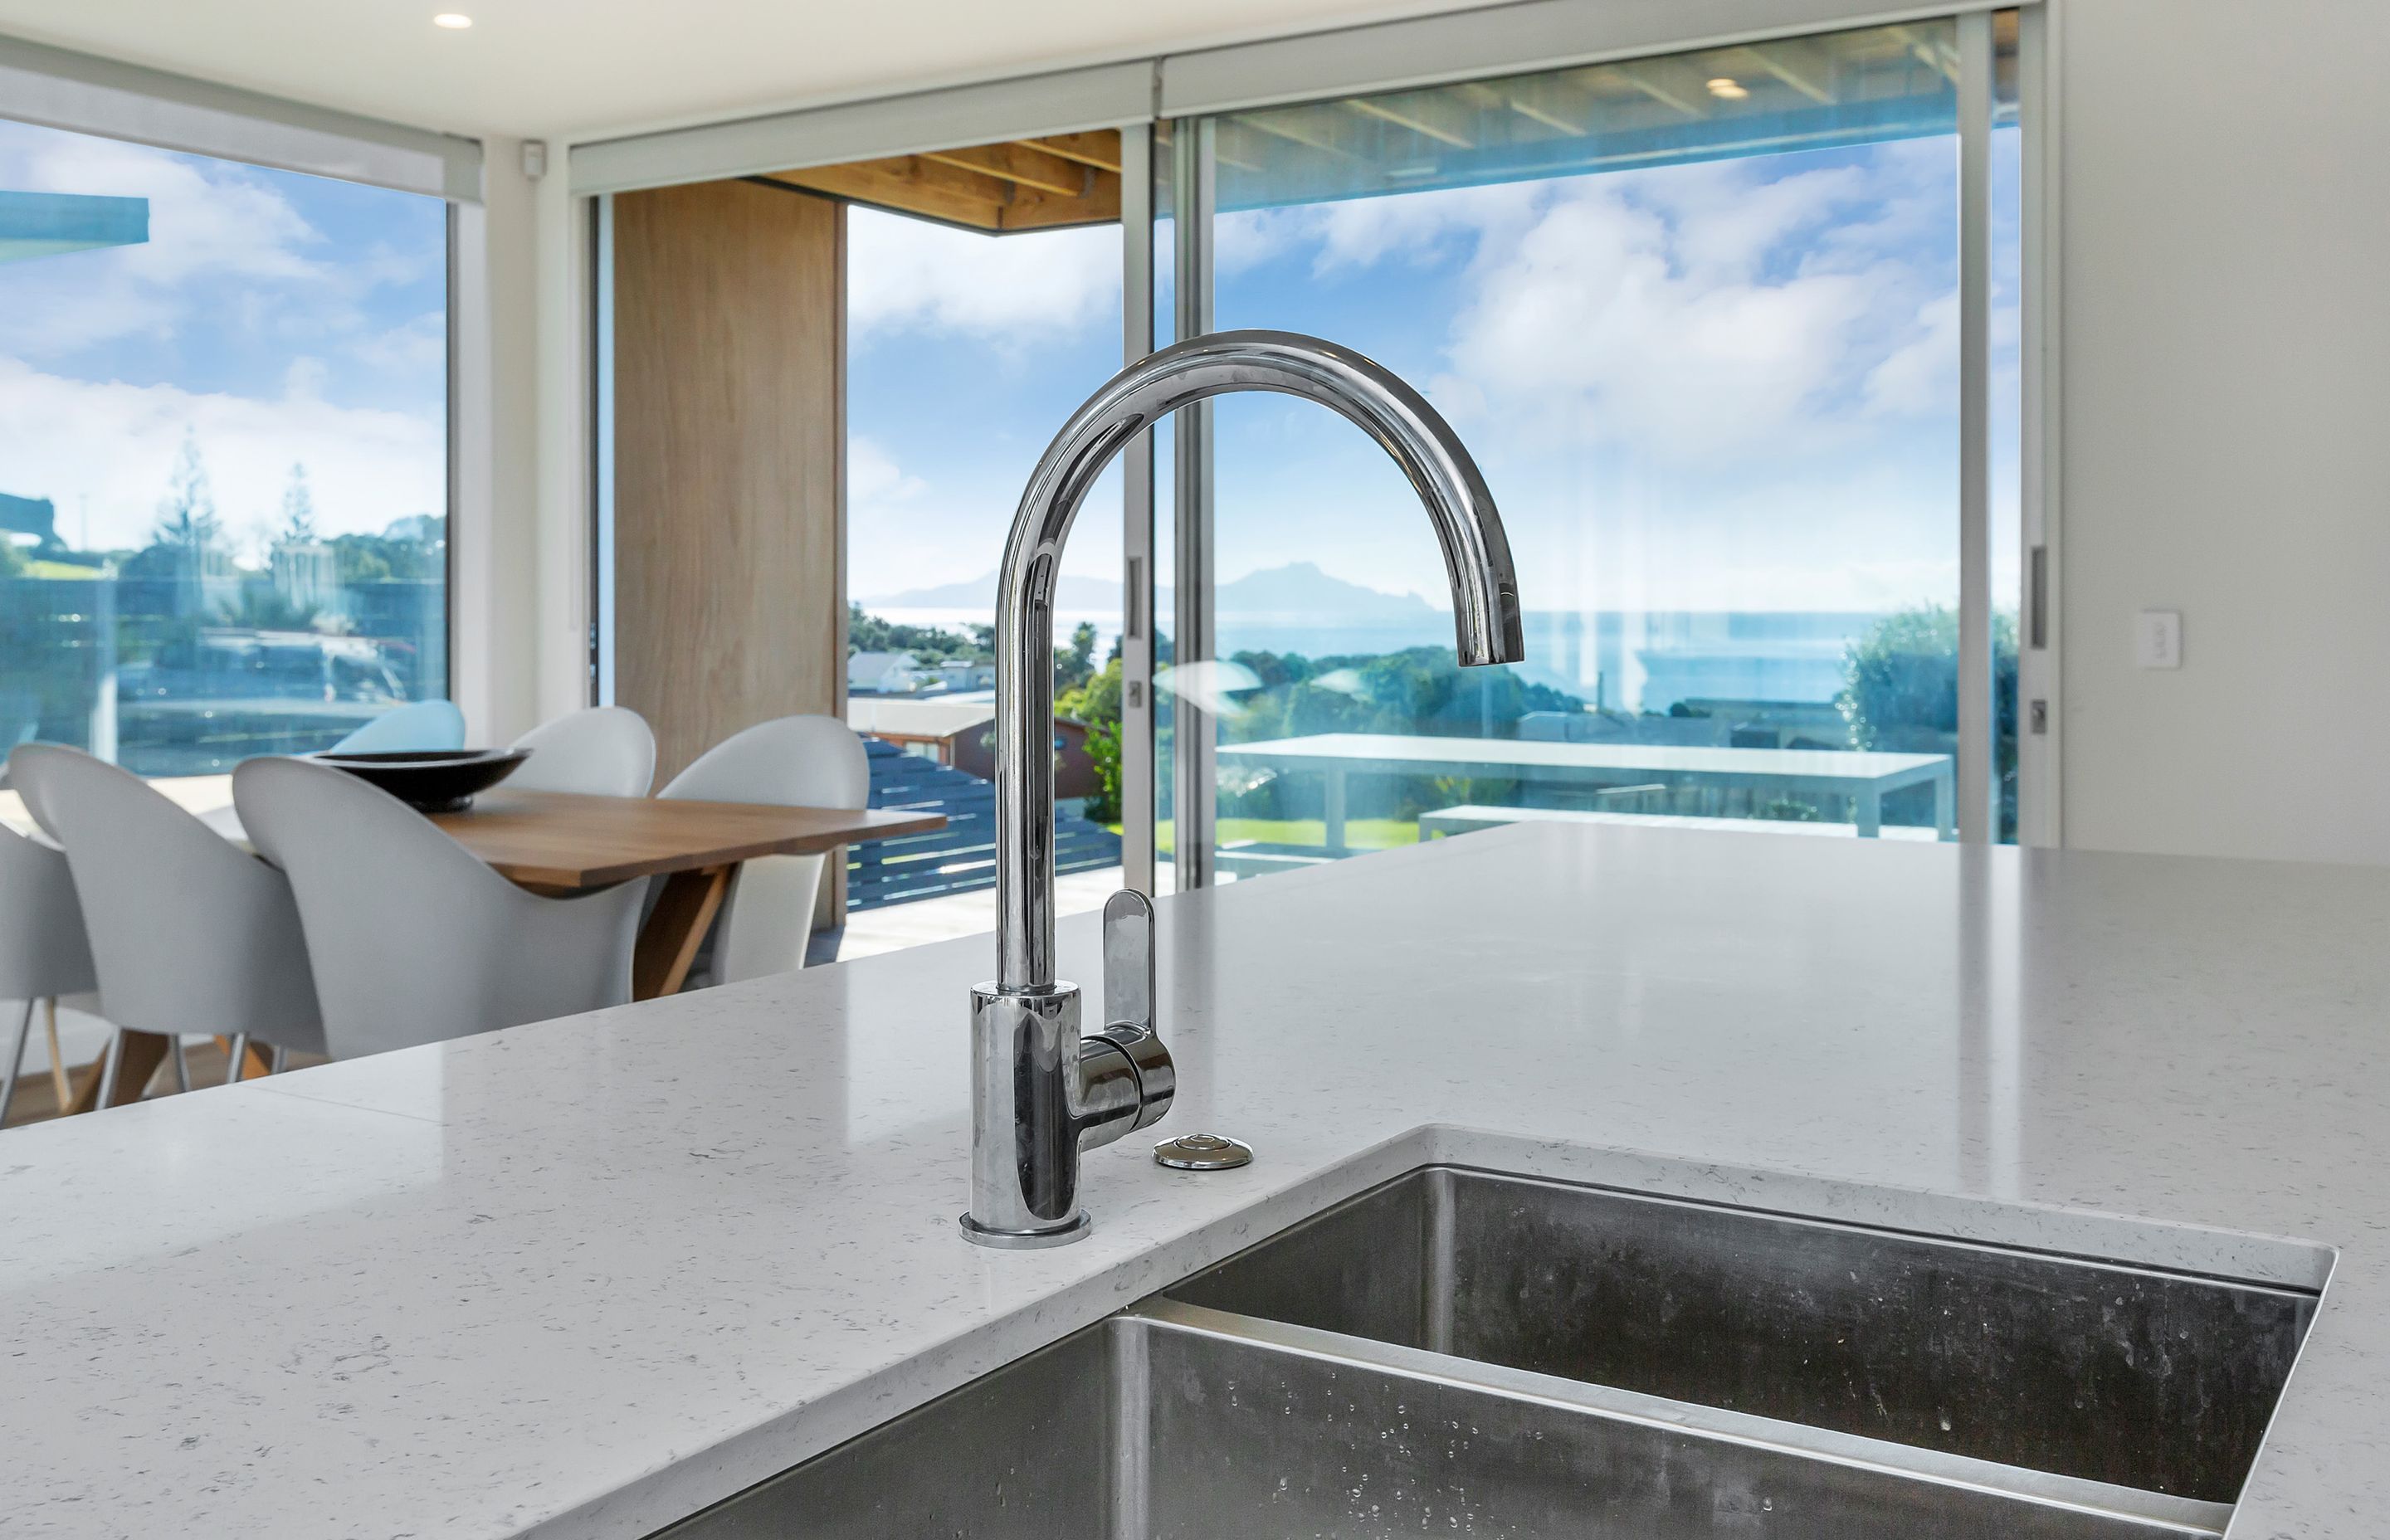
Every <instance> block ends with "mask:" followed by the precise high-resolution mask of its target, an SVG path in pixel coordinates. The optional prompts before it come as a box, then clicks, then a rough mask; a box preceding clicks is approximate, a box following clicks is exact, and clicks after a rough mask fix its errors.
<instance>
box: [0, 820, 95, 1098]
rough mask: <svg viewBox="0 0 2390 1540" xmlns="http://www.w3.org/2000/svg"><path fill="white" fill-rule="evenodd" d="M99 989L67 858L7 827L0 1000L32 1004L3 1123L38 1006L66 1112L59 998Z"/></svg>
mask: <svg viewBox="0 0 2390 1540" xmlns="http://www.w3.org/2000/svg"><path fill="white" fill-rule="evenodd" d="M98 983H99V980H98V976H97V975H96V973H94V972H93V970H92V963H91V943H90V941H89V939H88V938H87V937H86V936H85V935H84V928H83V908H82V905H79V904H78V903H77V902H76V901H75V887H74V874H73V873H72V872H71V871H70V870H69V869H68V866H67V858H66V853H65V852H63V851H60V850H56V849H53V848H52V847H50V846H48V845H45V844H43V843H41V842H40V841H35V840H31V839H28V838H26V837H25V836H24V835H22V834H19V833H18V832H17V831H16V830H15V829H13V828H0V1000H22V1001H24V1002H25V1010H24V1014H23V1015H22V1016H21V1017H19V1019H18V1021H17V1038H16V1046H15V1048H14V1049H13V1050H12V1051H11V1052H10V1053H9V1055H8V1067H7V1070H6V1073H5V1075H0V1123H6V1122H7V1121H8V1109H9V1108H10V1107H11V1106H13V1105H15V1103H16V1100H17V1075H18V1072H19V1069H20V1068H21V1067H22V1066H23V1064H24V1062H25V1048H26V1046H27V1044H28V1043H29V1042H30V1041H31V1039H32V1032H33V1009H34V1007H36V1006H40V1007H44V1008H45V1010H46V1012H47V1019H46V1021H45V1025H46V1026H47V1027H48V1029H49V1046H50V1073H51V1075H52V1076H53V1077H54V1078H55V1080H56V1082H57V1084H58V1086H59V1087H60V1095H59V1096H58V1110H59V1111H61V1112H63V1111H65V1110H66V1102H67V1097H66V1096H65V1094H64V1084H65V1070H66V1067H65V1066H64V1065H63V1064H61V1063H60V1062H59V1061H58V999H59V997H60V996H61V995H67V996H74V995H88V994H89V993H90V992H91V991H92V990H94V989H96V988H97V987H98ZM77 1003H78V1004H80V1003H81V1002H80V1001H78V1002H77Z"/></svg>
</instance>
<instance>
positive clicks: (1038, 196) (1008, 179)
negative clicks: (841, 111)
mask: <svg viewBox="0 0 2390 1540" xmlns="http://www.w3.org/2000/svg"><path fill="white" fill-rule="evenodd" d="M1120 147H1121V136H1120V131H1119V130H1118V129H1111V128H1107V129H1096V130H1093V131H1090V132H1088V133H1085V134H1056V135H1047V136H1046V137H1044V138H1039V139H1008V140H1005V141H1002V142H1000V143H997V144H992V145H967V146H963V147H961V148H956V149H941V150H925V151H923V152H922V153H920V154H919V155H895V156H889V157H887V158H885V159H881V160H849V161H844V162H842V163H841V164H838V165H832V166H803V167H800V168H798V169H796V170H794V171H782V172H774V173H771V174H769V175H767V176H765V177H763V178H761V180H763V181H766V182H774V183H777V184H779V185H780V186H788V187H798V188H802V189H803V190H804V191H807V192H815V193H821V194H824V195H825V196H828V197H830V198H838V199H845V200H847V201H848V202H852V203H867V204H869V205H870V206H872V207H873V208H877V209H888V210H892V211H893V212H897V213H906V214H919V215H920V216H922V217H924V218H927V219H935V220H940V221H943V222H944V223H945V224H948V225H966V226H969V227H970V228H971V229H974V230H986V231H989V232H991V233H996V234H1001V233H1004V232H1006V231H1012V230H1053V229H1060V228H1063V227H1065V226H1069V225H1110V224H1115V223H1117V222H1118V221H1119V219H1120V194H1121V188H1120V168H1121V148H1120Z"/></svg>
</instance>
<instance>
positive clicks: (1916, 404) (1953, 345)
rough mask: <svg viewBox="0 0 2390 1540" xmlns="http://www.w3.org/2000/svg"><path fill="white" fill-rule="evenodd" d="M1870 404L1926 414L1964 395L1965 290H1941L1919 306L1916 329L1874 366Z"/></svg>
mask: <svg viewBox="0 0 2390 1540" xmlns="http://www.w3.org/2000/svg"><path fill="white" fill-rule="evenodd" d="M1867 401H1868V405H1869V407H1870V409H1871V410H1873V411H1876V412H1881V413H1883V414H1885V415H1887V416H1895V417H1899V416H1908V417H1921V416H1923V415H1924V414H1925V413H1927V412H1932V411H1937V410H1940V411H1947V410H1949V409H1951V408H1953V407H1955V406H1956V405H1957V404H1958V401H1959V296H1958V294H1957V293H1956V292H1949V293H1943V294H1937V295H1935V296H1934V298H1933V299H1931V300H1928V301H1926V302H1925V303H1924V304H1922V305H1921V306H1920V307H1918V311H1917V327H1916V332H1915V335H1913V336H1912V337H1910V338H1909V340H1908V341H1906V342H1904V343H1902V344H1901V345H1900V346H1899V347H1897V348H1895V349H1894V350H1893V351H1892V352H1891V353H1887V354H1885V355H1884V357H1883V359H1882V362H1880V363H1878V364H1877V365H1876V366H1875V367H1873V368H1871V369H1870V370H1869V371H1868V377H1867Z"/></svg>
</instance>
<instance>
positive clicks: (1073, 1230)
mask: <svg viewBox="0 0 2390 1540" xmlns="http://www.w3.org/2000/svg"><path fill="white" fill-rule="evenodd" d="M1091 1223H1092V1222H1091V1221H1090V1220H1089V1219H1088V1217H1087V1211H1086V1210H1085V1209H1081V1210H1080V1211H1079V1217H1077V1218H1076V1219H1073V1220H1072V1221H1071V1222H1070V1223H1069V1224H1067V1225H1065V1226H1062V1227H1061V1228H1060V1229H1059V1230H991V1229H989V1228H988V1227H987V1226H984V1225H982V1224H981V1223H980V1222H979V1221H978V1220H976V1219H973V1218H972V1217H971V1216H970V1215H969V1214H964V1215H963V1216H962V1217H961V1218H960V1219H959V1220H957V1224H959V1225H960V1226H962V1231H963V1238H964V1239H965V1240H968V1241H970V1243H971V1244H972V1245H974V1246H989V1247H993V1248H995V1249H996V1250H997V1251H1035V1250H1037V1249H1038V1248H1039V1247H1042V1246H1068V1245H1069V1244H1070V1243H1071V1242H1073V1241H1074V1240H1076V1239H1078V1238H1080V1237H1081V1236H1083V1235H1086V1233H1087V1229H1088V1226H1089V1225H1090V1224H1091Z"/></svg>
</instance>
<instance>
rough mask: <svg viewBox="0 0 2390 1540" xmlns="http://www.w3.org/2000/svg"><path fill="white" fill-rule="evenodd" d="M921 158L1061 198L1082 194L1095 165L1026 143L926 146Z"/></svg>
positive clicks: (1081, 195)
mask: <svg viewBox="0 0 2390 1540" xmlns="http://www.w3.org/2000/svg"><path fill="white" fill-rule="evenodd" d="M921 159H922V160H930V161H934V162H935V163H936V164H938V165H942V166H953V167H957V168H959V169H961V170H963V171H975V172H983V173H986V174H987V175H989V176H993V177H996V178H997V179H998V180H1000V181H1005V182H1010V183H1013V184H1014V185H1016V186H1023V187H1034V188H1036V189H1037V190H1038V191H1039V192H1048V193H1052V194H1054V195H1055V196H1056V197H1058V198H1083V197H1085V196H1086V192H1087V186H1088V182H1089V180H1090V179H1091V178H1093V177H1094V175H1095V168H1093V167H1092V166H1089V165H1086V163H1084V162H1082V161H1078V160H1065V159H1063V158H1062V157H1061V156H1060V155H1056V154H1053V153H1051V152H1050V151H1047V150H1042V149H1037V148H1033V147H1031V146H1029V145H1025V144H1003V145H974V146H972V147H971V148H969V149H938V150H925V151H924V152H922V155H921Z"/></svg>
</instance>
